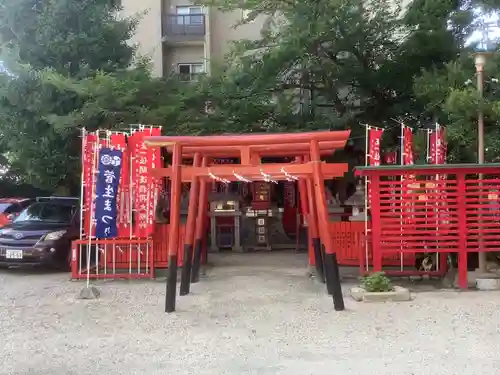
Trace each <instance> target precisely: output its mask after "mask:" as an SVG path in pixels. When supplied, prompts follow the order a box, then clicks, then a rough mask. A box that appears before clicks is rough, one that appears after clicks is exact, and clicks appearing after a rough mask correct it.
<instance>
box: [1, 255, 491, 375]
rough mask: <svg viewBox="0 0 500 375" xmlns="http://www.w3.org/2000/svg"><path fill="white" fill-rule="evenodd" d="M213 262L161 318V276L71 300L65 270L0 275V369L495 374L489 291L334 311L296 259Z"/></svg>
mask: <svg viewBox="0 0 500 375" xmlns="http://www.w3.org/2000/svg"><path fill="white" fill-rule="evenodd" d="M215 258H216V260H215V264H216V267H214V268H213V269H210V270H209V271H208V273H207V276H206V278H204V279H203V280H202V281H201V282H200V283H198V284H196V285H194V286H193V287H192V293H191V295H189V296H185V297H178V299H177V312H176V313H174V314H171V315H167V314H165V313H164V312H163V310H164V291H165V289H164V285H165V284H164V283H163V282H159V281H156V282H153V281H134V282H130V283H129V282H117V281H115V282H105V283H101V284H98V287H99V289H100V291H101V293H102V296H101V298H100V299H99V300H94V301H81V300H77V299H75V296H76V294H77V293H78V292H79V290H80V289H81V288H82V286H83V284H82V283H80V282H69V281H68V275H67V274H61V273H56V274H50V273H43V272H40V271H26V270H25V271H21V270H2V271H0V288H1V290H0V335H1V339H0V340H1V341H0V358H1V359H2V361H1V363H2V366H0V374H10V375H12V374H47V375H48V374H50V375H63V374H79V375H80V374H109V375H111V374H120V375H123V374H148V375H149V374H197V375H204V374H206V375H223V374H238V375H240V374H259V375H265V374H286V375H307V374H315V375H317V374H328V375H330V374H340V375H345V374H363V375H366V374H376V375H385V374H397V375H405V374H419V375H420V374H433V375H447V374H467V375H471V374H478V375H479V374H481V375H486V374H498V373H500V357H499V352H500V330H499V324H500V323H499V322H500V293H497V292H487V293H486V292H464V293H459V292H454V291H440V292H427V293H418V294H417V295H416V298H415V299H414V301H412V302H408V303H399V304H393V303H387V304H363V303H356V302H354V301H352V300H350V299H349V298H346V306H347V311H344V312H340V313H338V312H335V311H334V310H333V306H332V300H331V298H329V297H328V296H327V295H326V293H325V291H324V287H323V286H321V285H319V284H318V283H317V282H315V281H313V280H311V279H308V278H307V277H306V276H305V275H306V271H305V269H304V267H303V257H302V256H301V255H292V254H288V255H286V257H284V256H281V257H279V256H276V255H271V254H263V255H260V256H255V255H251V254H246V255H238V256H222V257H220V256H219V257H215ZM263 258H264V259H265V261H268V260H273V261H272V262H271V261H269V263H271V264H270V265H267V266H266V265H265V263H264V262H263V261H262V259H263ZM242 260H243V261H244V262H245V263H247V265H244V266H242V265H241V261H242ZM249 264H252V265H253V266H252V267H250V265H249ZM345 288H346V290H347V288H348V286H347V285H345Z"/></svg>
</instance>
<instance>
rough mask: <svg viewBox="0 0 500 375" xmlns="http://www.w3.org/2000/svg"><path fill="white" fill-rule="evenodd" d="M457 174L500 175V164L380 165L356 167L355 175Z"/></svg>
mask: <svg viewBox="0 0 500 375" xmlns="http://www.w3.org/2000/svg"><path fill="white" fill-rule="evenodd" d="M456 172H460V173H466V174H475V173H500V163H490V164H473V163H468V164H414V165H379V166H372V165H369V166H362V167H356V168H355V169H354V173H355V174H356V175H357V176H367V175H375V174H377V175H397V174H415V173H422V174H425V173H429V174H432V173H448V174H453V173H456Z"/></svg>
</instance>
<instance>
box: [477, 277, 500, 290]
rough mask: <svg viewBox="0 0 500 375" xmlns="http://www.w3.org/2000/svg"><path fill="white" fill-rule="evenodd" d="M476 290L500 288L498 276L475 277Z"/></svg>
mask: <svg viewBox="0 0 500 375" xmlns="http://www.w3.org/2000/svg"><path fill="white" fill-rule="evenodd" d="M476 288H477V289H478V290H500V277H498V276H497V277H495V276H494V275H491V276H488V277H478V278H477V279H476Z"/></svg>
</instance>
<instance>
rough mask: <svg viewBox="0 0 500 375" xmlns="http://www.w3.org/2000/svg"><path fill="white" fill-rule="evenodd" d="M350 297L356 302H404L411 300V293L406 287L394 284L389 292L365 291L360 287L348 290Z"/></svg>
mask: <svg viewBox="0 0 500 375" xmlns="http://www.w3.org/2000/svg"><path fill="white" fill-rule="evenodd" d="M350 294H351V297H352V298H353V299H354V300H355V301H358V302H361V301H363V302H389V301H391V302H404V301H411V293H410V291H409V290H408V289H406V288H403V287H401V286H395V287H394V290H393V291H391V292H367V291H366V290H365V289H363V288H361V287H354V288H351V290H350Z"/></svg>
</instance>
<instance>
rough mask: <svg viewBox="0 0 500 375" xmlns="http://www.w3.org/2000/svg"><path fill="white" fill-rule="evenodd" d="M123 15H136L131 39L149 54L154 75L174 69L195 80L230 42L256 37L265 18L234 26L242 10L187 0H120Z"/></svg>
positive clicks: (227, 48) (225, 51)
mask: <svg viewBox="0 0 500 375" xmlns="http://www.w3.org/2000/svg"><path fill="white" fill-rule="evenodd" d="M122 6H123V15H124V16H133V15H138V16H140V23H139V26H138V29H137V33H136V35H135V36H134V38H133V40H132V42H133V43H135V44H137V45H138V52H139V53H140V54H142V55H146V56H149V57H150V58H151V60H152V63H153V73H154V74H155V75H156V76H162V75H166V74H170V73H171V72H177V73H180V74H181V77H182V79H185V80H191V79H195V78H196V75H197V74H199V73H205V72H207V73H208V72H210V63H211V62H213V61H217V60H220V59H222V58H223V57H224V55H225V54H226V53H227V52H228V51H229V48H230V42H231V41H235V40H241V39H258V38H259V37H260V31H261V29H262V27H263V26H264V23H265V18H264V17H262V18H260V19H256V20H254V21H252V22H251V23H249V24H245V25H241V26H239V27H236V28H235V27H234V26H235V25H236V24H238V22H240V21H241V20H242V18H244V17H246V12H245V11H243V10H239V11H233V12H226V13H224V12H221V11H219V10H217V9H213V8H209V7H204V6H200V5H196V4H194V3H192V2H190V1H189V0H141V1H138V0H122Z"/></svg>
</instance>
